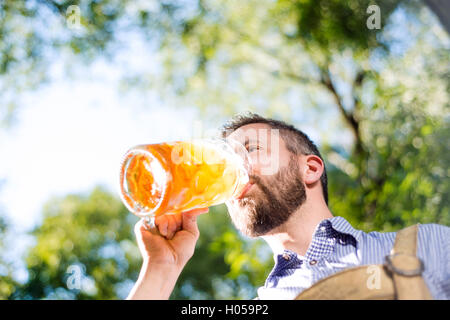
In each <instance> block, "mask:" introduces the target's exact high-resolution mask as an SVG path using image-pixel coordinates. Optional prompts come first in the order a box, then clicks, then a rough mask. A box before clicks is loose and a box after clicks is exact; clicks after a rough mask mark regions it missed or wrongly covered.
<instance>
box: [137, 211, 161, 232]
mask: <svg viewBox="0 0 450 320" xmlns="http://www.w3.org/2000/svg"><path fill="white" fill-rule="evenodd" d="M141 219H142V220H143V224H144V228H145V229H147V230H148V231H150V232H151V233H153V234H154V235H157V236H162V234H161V233H159V230H158V227H156V224H155V217H148V216H147V217H143V218H141Z"/></svg>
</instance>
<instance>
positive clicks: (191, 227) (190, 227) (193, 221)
mask: <svg viewBox="0 0 450 320" xmlns="http://www.w3.org/2000/svg"><path fill="white" fill-rule="evenodd" d="M208 211H209V208H201V209H194V210H190V211H186V212H183V229H184V230H186V231H188V232H190V233H192V234H193V235H195V236H196V237H197V236H198V234H199V232H198V226H197V217H198V216H199V215H201V214H204V213H207V212H208Z"/></svg>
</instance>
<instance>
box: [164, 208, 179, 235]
mask: <svg viewBox="0 0 450 320" xmlns="http://www.w3.org/2000/svg"><path fill="white" fill-rule="evenodd" d="M167 221H168V223H167V236H166V238H167V239H169V240H170V239H172V238H173V235H174V234H175V232H177V222H176V220H175V216H174V215H172V214H171V215H168V216H167Z"/></svg>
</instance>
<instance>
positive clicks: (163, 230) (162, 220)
mask: <svg viewBox="0 0 450 320" xmlns="http://www.w3.org/2000/svg"><path fill="white" fill-rule="evenodd" d="M155 224H156V226H157V227H158V230H159V233H160V234H161V235H162V236H164V237H166V236H167V228H168V225H169V219H168V217H167V215H163V216H159V217H156V218H155Z"/></svg>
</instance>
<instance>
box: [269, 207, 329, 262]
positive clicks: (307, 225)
mask: <svg viewBox="0 0 450 320" xmlns="http://www.w3.org/2000/svg"><path fill="white" fill-rule="evenodd" d="M332 217H333V214H332V213H331V211H330V210H329V209H328V207H327V206H326V204H325V203H320V202H319V204H316V205H314V204H312V203H308V202H305V203H304V204H303V205H302V206H301V207H300V208H299V209H298V210H297V211H295V212H294V213H293V214H292V216H291V217H290V218H289V220H288V221H287V222H286V223H285V224H283V225H282V226H280V227H278V228H275V229H274V230H273V231H271V232H270V233H269V234H267V235H264V236H262V238H263V239H264V240H265V241H266V242H267V243H268V244H269V246H270V247H271V248H272V251H273V252H274V253H278V252H282V251H283V250H285V249H286V250H290V251H293V252H295V253H297V254H299V255H301V256H304V255H305V254H306V251H307V250H308V248H309V245H310V244H311V240H312V236H313V233H314V230H315V229H316V227H317V225H318V224H319V223H320V221H322V220H324V219H328V218H332Z"/></svg>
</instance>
